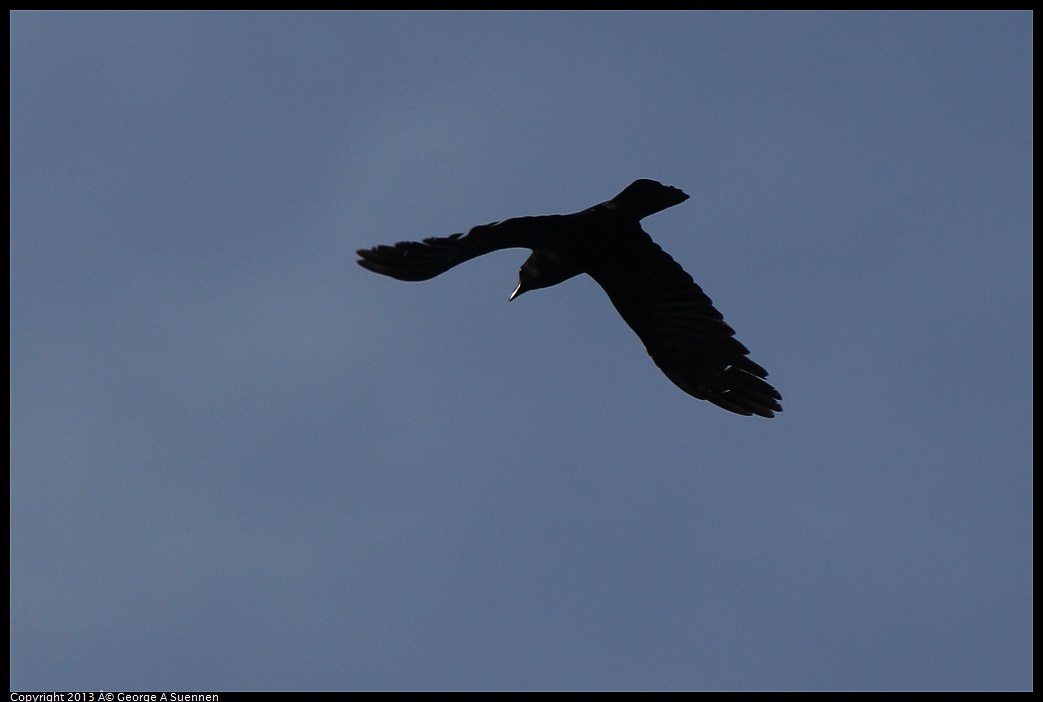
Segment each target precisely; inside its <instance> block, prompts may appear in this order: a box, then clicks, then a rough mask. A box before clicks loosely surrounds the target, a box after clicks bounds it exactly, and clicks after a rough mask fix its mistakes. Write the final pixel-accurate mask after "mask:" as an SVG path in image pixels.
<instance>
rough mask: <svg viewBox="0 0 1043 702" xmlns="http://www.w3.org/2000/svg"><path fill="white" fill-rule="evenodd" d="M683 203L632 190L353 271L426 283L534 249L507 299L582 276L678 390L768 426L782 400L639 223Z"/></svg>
mask: <svg viewBox="0 0 1043 702" xmlns="http://www.w3.org/2000/svg"><path fill="white" fill-rule="evenodd" d="M687 199H688V195H686V194H685V193H684V192H682V191H681V190H679V189H678V188H674V187H671V186H668V185H663V184H662V183H657V182H656V181H654V180H647V179H642V180H636V181H634V182H633V183H631V184H630V185H629V186H628V187H627V188H626V189H625V190H624V191H623V192H621V193H620V194H619V195H616V196H615V197H614V198H612V199H611V200H608V201H607V202H603V203H601V204H600V205H594V206H593V207H591V208H589V209H586V210H583V211H582V212H576V213H574V214H567V215H546V216H542V217H516V218H514V219H508V220H505V221H503V222H494V223H492V224H484V225H481V226H478V227H474V228H473V229H471V231H469V232H467V234H466V235H464V234H462V233H461V234H452V235H450V236H448V237H435V238H430V239H424V240H423V242H416V241H403V242H399V243H397V244H395V245H394V246H376V247H374V248H372V249H361V250H359V251H358V255H359V261H358V263H359V265H360V266H362V267H363V268H365V269H367V270H371V271H373V272H374V273H380V274H381V275H386V276H390V277H392V278H396V279H398V280H408V281H418V280H429V279H431V278H434V277H435V276H436V275H439V274H441V273H444V272H445V271H447V270H449V269H450V268H452V267H453V266H455V265H457V264H460V263H463V262H464V261H468V260H470V259H472V258H475V257H476V256H481V255H482V254H487V253H489V252H490V251H497V250H499V249H507V248H527V249H532V255H531V256H529V258H528V259H527V260H526V261H525V263H523V264H522V267H521V270H519V271H518V287H516V288H515V289H514V292H513V293H511V296H510V298H509V299H511V300H513V299H514V298H516V297H517V296H518V295H521V294H522V293H524V292H527V291H529V290H536V289H538V288H547V287H550V286H551V285H557V284H558V283H561V282H563V281H566V280H568V279H569V278H572V277H573V276H576V275H579V274H580V273H586V274H587V275H589V276H590V277H591V278H593V279H594V280H595V281H597V283H598V285H600V286H601V287H602V288H604V290H605V292H606V293H608V297H609V299H610V300H612V304H613V305H615V307H616V310H618V311H619V314H621V315H622V316H623V319H624V320H626V323H627V324H629V325H630V328H631V329H633V330H634V331H635V332H636V333H637V335H638V337H640V339H641V341H642V342H644V344H645V348H646V349H648V355H649V356H651V357H652V360H653V361H654V362H655V364H656V365H657V366H659V368H660V370H662V371H663V372H664V373H666V376H667V377H668V378H669V379H670V380H672V381H673V382H674V383H675V384H676V385H677V386H678V387H679V388H681V389H682V390H684V391H685V392H686V393H688V394H689V395H692V396H694V397H697V398H699V399H701V400H709V401H710V402H712V403H714V404H715V405H717V406H718V407H723V408H724V409H726V410H729V411H731V412H735V413H736V414H742V415H746V416H749V415H753V414H756V415H759V416H761V417H774V416H775V413H776V412H781V411H782V407H781V405H779V400H781V399H782V395H780V394H779V392H778V390H776V389H775V388H773V387H772V386H771V385H769V384H768V383H767V382H766V381H765V380H764V378H766V377H767V376H768V372H767V371H766V370H764V368H762V367H761V366H759V365H758V364H756V363H754V362H753V361H751V360H750V359H749V358H748V357H747V354H749V350H748V349H747V348H746V347H745V346H743V345H742V344H741V343H740V342H739V341H738V339H736V338H735V330H733V329H732V328H731V327H730V326H728V324H727V323H726V322H725V321H724V317H723V315H721V313H720V312H718V311H717V309H716V308H715V307H714V306H713V301H712V300H710V298H709V297H707V296H706V294H705V293H704V292H703V290H702V288H700V287H699V286H698V285H697V284H696V283H695V281H694V280H692V276H690V275H688V273H686V272H685V271H684V269H683V268H681V266H680V265H678V263H677V262H676V261H674V259H672V258H671V257H670V255H669V254H667V253H666V252H665V251H663V250H662V249H661V248H659V246H658V245H657V244H656V243H655V242H654V241H652V238H651V237H650V236H648V234H646V233H645V232H644V230H642V229H641V224H640V221H641V220H642V219H644V218H645V217H647V216H649V215H653V214H655V213H656V212H661V211H662V210H665V209H666V208H668V207H673V206H674V205H679V204H680V203H682V202H684V201H685V200H687Z"/></svg>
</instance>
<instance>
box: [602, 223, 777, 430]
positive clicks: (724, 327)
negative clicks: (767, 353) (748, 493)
mask: <svg viewBox="0 0 1043 702" xmlns="http://www.w3.org/2000/svg"><path fill="white" fill-rule="evenodd" d="M630 253H631V254H632V255H631V256H629V265H628V267H627V274H626V275H625V276H618V275H600V274H598V273H596V272H595V273H592V274H591V275H592V276H593V277H594V279H595V280H597V282H598V284H600V285H601V287H602V288H604V289H605V292H607V293H608V296H609V298H610V299H611V300H612V304H613V305H615V307H616V310H618V311H619V314H620V315H622V317H623V319H624V320H626V323H627V324H629V325H630V327H631V329H633V330H634V331H635V332H636V333H637V335H638V336H639V337H640V338H641V341H642V342H644V344H645V348H646V349H647V350H648V354H649V356H651V357H652V360H653V361H654V362H655V364H656V365H657V366H659V368H660V370H662V371H663V373H665V374H666V376H667V377H668V378H669V379H670V380H671V381H673V382H674V384H675V385H677V386H678V387H679V388H681V389H682V390H684V391H685V392H687V393H688V394H689V395H692V396H693V397H697V398H699V399H701V400H709V401H710V402H712V403H714V404H715V405H717V406H718V407H722V408H724V409H726V410H729V411H731V412H735V413H737V414H742V415H746V416H749V415H753V414H756V415H759V416H761V417H773V416H775V413H776V412H781V411H782V406H781V405H780V404H779V400H781V399H782V395H780V394H779V391H778V390H776V389H775V388H773V387H772V386H771V385H769V384H768V383H767V382H766V381H765V380H764V378H766V377H767V375H768V372H767V371H766V370H764V368H762V367H761V366H760V365H758V364H757V363H754V362H753V361H751V360H750V359H749V358H748V356H747V354H749V350H748V349H747V348H746V347H745V346H743V345H742V344H741V343H740V342H739V340H738V339H736V338H735V330H733V329H732V328H731V327H730V326H729V325H728V324H727V323H726V322H725V321H724V316H723V315H722V314H721V313H720V312H719V311H717V309H716V308H715V307H714V306H713V301H712V300H711V299H710V298H709V297H708V296H707V295H706V293H704V292H703V290H702V288H700V287H699V286H698V285H697V284H696V283H695V281H694V280H692V276H690V275H688V273H687V272H685V270H684V269H683V268H681V266H680V265H679V264H678V263H677V262H676V261H674V259H673V258H671V257H670V255H669V254H667V253H666V252H665V251H663V250H662V249H661V248H660V247H659V246H658V245H657V244H656V243H655V242H653V241H652V240H651V239H650V238H648V237H647V236H646V237H645V239H644V242H643V244H642V245H641V247H640V249H639V250H636V251H632V252H630Z"/></svg>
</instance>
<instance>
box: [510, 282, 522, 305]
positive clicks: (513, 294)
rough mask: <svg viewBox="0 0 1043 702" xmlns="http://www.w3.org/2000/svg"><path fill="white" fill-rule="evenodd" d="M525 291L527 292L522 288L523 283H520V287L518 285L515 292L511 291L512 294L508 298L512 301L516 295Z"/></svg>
mask: <svg viewBox="0 0 1043 702" xmlns="http://www.w3.org/2000/svg"><path fill="white" fill-rule="evenodd" d="M523 292H525V291H524V290H522V286H521V283H518V287H516V288H515V289H514V292H512V293H511V296H510V297H508V298H507V302H510V301H511V300H513V299H514V298H516V297H518V296H519V295H521V294H522V293H523Z"/></svg>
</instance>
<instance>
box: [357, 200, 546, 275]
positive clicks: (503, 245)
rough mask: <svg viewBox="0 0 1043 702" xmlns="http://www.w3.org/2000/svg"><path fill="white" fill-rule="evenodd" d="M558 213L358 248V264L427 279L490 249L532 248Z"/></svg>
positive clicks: (376, 271) (543, 236) (372, 268)
mask: <svg viewBox="0 0 1043 702" xmlns="http://www.w3.org/2000/svg"><path fill="white" fill-rule="evenodd" d="M562 219H563V218H562V217H561V216H559V215H547V216H541V217H515V218H513V219H508V220H504V221H503V222H493V223H492V224H483V225H480V226H477V227H472V228H471V230H470V231H469V232H467V234H451V235H449V236H443V237H432V238H430V239H424V240H423V241H400V242H398V243H397V244H395V245H394V246H386V245H380V246H374V247H373V248H372V249H359V250H358V251H357V252H356V253H357V254H358V255H359V260H358V264H359V265H360V266H362V267H363V268H365V269H366V270H370V271H373V272H374V273H380V274H381V275H386V276H390V277H392V278H395V279H397V280H407V281H420V280H430V279H431V278H434V277H435V276H437V275H441V274H442V273H445V272H446V271H447V270H449V269H450V268H452V267H453V266H457V265H459V264H461V263H463V262H464V261H470V260H471V259H472V258H477V257H478V256H482V255H484V254H487V253H491V252H493V251H499V250H500V249H510V248H532V247H533V246H534V245H535V242H539V241H543V239H544V238H546V237H547V236H548V235H549V234H552V233H554V232H556V230H555V229H553V227H554V225H555V224H556V223H557V222H559V221H561V220H562Z"/></svg>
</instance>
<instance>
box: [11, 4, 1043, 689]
mask: <svg viewBox="0 0 1043 702" xmlns="http://www.w3.org/2000/svg"><path fill="white" fill-rule="evenodd" d="M10 19H11V29H10V35H11V107H10V109H11V167H10V171H11V211H10V223H11V240H10V257H11V283H10V285H11V453H10V456H11V560H10V563H11V687H12V689H106V690H118V689H226V690H227V689H232V690H235V689H316V690H326V689H1030V688H1031V687H1032V672H1033V671H1032V554H1033V549H1032V536H1031V534H1032V511H1033V510H1032V487H1033V481H1032V410H1033V406H1032V379H1033V367H1032V302H1031V299H1032V263H1031V260H1032V253H1033V250H1032V249H1033V247H1032V211H1033V208H1032V180H1033V169H1032V147H1033V139H1032V128H1033V125H1032V117H1033V115H1032V92H1033V90H1032V58H1033V52H1032V34H1033V33H1032V24H1033V23H1032V15H1031V14H1025V13H1020V14H1019V13H973V14H971V13H967V14H933V13H905V14H888V13H874V14H857V13H843V14H814V13H811V14H807V13H805V14H744V13H729V14H697V13H604V14H602V13H590V14H588V13H560V14H556V13H554V14H552V13H528V14H513V13H466V14H433V13H432V14H423V13H394V14H392V13H388V14H368V13H367V14H356V13H343V14H303V13H302V14H298V13H281V14H267V13H256V14H196V13H179V14H149V13H135V14H108V13H95V14H64V13H47V14H37V13H14V14H12V15H11V17H10ZM636 178H653V179H656V180H660V181H662V182H664V183H667V184H670V185H675V186H678V187H680V188H682V189H684V190H685V191H686V192H687V193H689V194H690V195H691V196H692V197H691V199H690V200H689V201H687V202H685V203H684V204H682V205H680V206H678V207H675V208H672V209H670V210H667V211H665V212H663V213H661V214H658V215H655V216H653V217H651V218H649V219H647V220H645V222H644V225H645V229H646V230H647V231H648V232H649V233H650V234H651V235H652V236H653V238H655V239H656V241H657V242H658V243H660V244H661V245H662V246H663V248H664V249H666V250H667V251H668V252H670V253H671V255H673V257H674V258H675V259H676V260H677V261H678V262H680V263H681V264H682V265H683V266H684V267H685V268H686V270H688V271H689V272H690V273H691V274H692V275H693V276H694V278H695V279H696V281H697V282H699V283H700V284H701V285H702V286H703V288H704V289H705V290H706V292H707V293H708V294H709V295H710V296H711V297H712V298H713V299H714V301H715V303H716V304H717V306H718V308H719V309H721V310H722V311H723V312H724V314H725V317H726V319H727V320H728V321H729V322H730V323H731V324H732V326H734V327H735V328H736V329H737V331H738V336H739V338H740V339H741V340H742V341H743V342H744V343H745V344H746V345H747V346H748V347H750V349H751V351H752V354H751V355H752V358H754V360H756V361H757V362H758V363H760V364H762V365H763V366H765V367H766V368H767V369H768V370H769V371H770V372H771V376H770V380H771V381H772V382H773V383H774V384H775V385H776V386H777V387H778V388H779V389H780V390H781V392H782V394H783V397H784V401H783V406H784V407H785V412H784V413H783V414H782V415H780V416H779V417H778V418H777V419H774V420H770V421H768V420H762V419H758V418H746V417H739V416H736V415H732V414H730V413H727V412H724V411H722V410H720V409H718V408H716V407H714V406H713V405H711V404H709V403H706V402H700V401H698V400H695V399H693V398H691V397H689V396H688V395H685V394H684V393H683V392H681V391H680V390H678V389H677V388H676V387H674V386H673V385H672V384H671V383H670V382H669V381H668V380H667V379H666V378H665V377H664V376H663V375H662V374H661V373H660V372H659V371H658V370H657V369H656V368H655V366H654V365H653V364H652V363H651V361H650V359H649V358H648V356H647V355H646V353H645V352H644V350H643V348H642V346H641V344H640V342H639V341H638V339H637V338H636V336H634V335H633V333H632V332H631V331H630V330H629V329H628V328H627V327H626V325H625V324H624V323H623V321H622V320H621V319H620V318H619V316H618V315H617V314H616V312H615V310H614V309H613V308H612V306H611V304H610V303H609V301H608V299H607V297H606V296H605V295H604V293H603V292H602V291H601V290H600V289H599V288H598V287H597V285H596V284H594V283H593V281H591V280H590V279H588V278H585V277H583V278H577V279H573V280H571V281H568V282H566V283H564V284H562V285H560V286H557V287H555V288H551V289H548V290H541V291H537V292H533V293H530V294H528V295H525V296H524V297H522V298H519V299H518V300H516V301H514V302H512V303H510V304H508V303H507V295H508V294H509V293H510V292H511V290H512V289H513V288H514V285H515V283H516V280H517V267H518V266H519V265H520V264H521V262H522V260H524V258H525V255H526V254H525V252H523V251H518V250H513V251H504V252H498V253H496V254H492V255H488V256H485V257H483V258H481V259H479V260H475V261H472V262H469V263H468V264H466V265H464V266H460V267H458V268H456V269H454V270H452V271H450V272H449V273H447V274H445V275H444V276H442V277H440V278H437V279H435V280H433V281H430V282H426V283H416V284H409V283H401V282H398V281H394V280H391V279H388V278H384V277H381V276H377V275H373V274H371V273H369V272H367V271H364V270H363V269H361V268H359V267H358V266H356V265H355V263H354V260H355V255H354V251H355V249H358V248H362V247H369V246H372V245H375V244H378V243H393V242H395V241H399V240H403V239H418V238H422V237H428V236H444V235H447V234H450V233H453V232H458V231H466V229H468V228H469V227H471V226H473V225H476V224H481V223H486V222H490V221H495V220H500V219H504V218H507V217H511V216H518V215H532V214H549V213H557V212H571V211H575V210H579V209H583V208H585V207H588V206H590V205H592V204H594V203H597V202H600V201H602V200H605V199H607V198H609V197H611V196H613V195H615V194H616V193H617V192H618V191H619V190H621V189H622V188H623V187H625V186H626V185H627V184H629V183H630V182H631V181H632V180H634V179H636Z"/></svg>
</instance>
